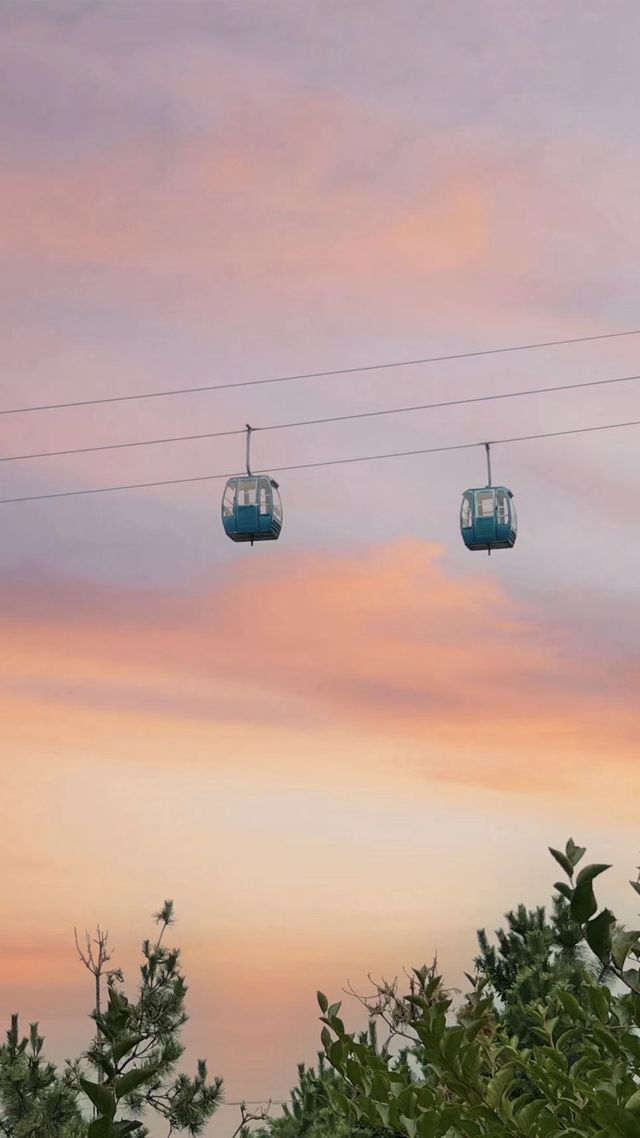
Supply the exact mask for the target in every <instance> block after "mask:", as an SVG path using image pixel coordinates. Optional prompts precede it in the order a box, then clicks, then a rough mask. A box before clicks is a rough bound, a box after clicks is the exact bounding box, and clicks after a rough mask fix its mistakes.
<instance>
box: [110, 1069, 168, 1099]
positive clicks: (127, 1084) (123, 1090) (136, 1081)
mask: <svg viewBox="0 0 640 1138" xmlns="http://www.w3.org/2000/svg"><path fill="white" fill-rule="evenodd" d="M157 1072H158V1065H157V1063H154V1064H152V1065H150V1066H148V1067H138V1069H137V1070H136V1071H127V1073H126V1075H120V1076H119V1078H117V1079H116V1081H115V1087H114V1089H115V1093H116V1098H117V1099H121V1098H124V1097H125V1095H130V1094H131V1093H132V1092H133V1091H135V1090H137V1089H138V1087H141V1086H143V1085H144V1083H150V1082H151V1080H152V1079H153V1077H154V1075H156V1074H157Z"/></svg>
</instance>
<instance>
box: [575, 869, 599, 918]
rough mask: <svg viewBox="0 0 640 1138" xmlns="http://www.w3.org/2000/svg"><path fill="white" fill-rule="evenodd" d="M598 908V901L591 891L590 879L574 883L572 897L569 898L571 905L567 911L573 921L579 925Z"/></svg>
mask: <svg viewBox="0 0 640 1138" xmlns="http://www.w3.org/2000/svg"><path fill="white" fill-rule="evenodd" d="M597 908H598V902H597V901H596V898H595V893H594V892H593V885H592V884H591V881H588V880H587V881H582V882H580V884H579V885H576V888H575V890H574V894H573V897H572V898H571V905H570V907H569V912H570V914H571V917H572V918H573V920H574V921H577V922H578V924H579V925H582V924H584V922H585V921H588V920H589V917H592V916H593V914H594V913H595V912H596V910H597Z"/></svg>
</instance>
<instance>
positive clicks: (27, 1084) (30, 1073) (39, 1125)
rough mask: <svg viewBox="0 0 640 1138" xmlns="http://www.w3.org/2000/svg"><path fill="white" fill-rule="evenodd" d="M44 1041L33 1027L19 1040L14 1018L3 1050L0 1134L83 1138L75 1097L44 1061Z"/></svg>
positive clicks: (0, 1058)
mask: <svg viewBox="0 0 640 1138" xmlns="http://www.w3.org/2000/svg"><path fill="white" fill-rule="evenodd" d="M43 1047H44V1040H43V1038H42V1036H41V1035H40V1034H39V1033H38V1025H37V1023H32V1024H31V1027H30V1031H29V1035H28V1036H24V1037H22V1038H21V1037H20V1030H19V1023H18V1016H17V1015H12V1017H11V1027H10V1028H9V1030H8V1032H7V1042H6V1043H5V1044H4V1045H3V1046H2V1047H0V1133H1V1134H3V1135H6V1138H84V1135H85V1134H86V1123H85V1122H84V1121H83V1119H82V1116H81V1114H80V1111H79V1109H78V1106H77V1103H76V1093H75V1091H74V1090H73V1088H72V1087H71V1086H69V1085H68V1083H67V1082H66V1081H65V1079H64V1078H63V1077H61V1076H60V1075H59V1073H58V1072H57V1071H56V1069H55V1067H54V1066H53V1064H52V1063H48V1062H46V1060H45V1059H44V1057H43Z"/></svg>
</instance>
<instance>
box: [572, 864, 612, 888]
mask: <svg viewBox="0 0 640 1138" xmlns="http://www.w3.org/2000/svg"><path fill="white" fill-rule="evenodd" d="M607 869H611V866H610V865H600V864H597V865H585V867H584V869H581V870H580V873H579V874H578V877H577V881H576V884H577V885H582V882H583V881H593V879H594V877H599V876H600V874H601V873H604V872H605V870H607Z"/></svg>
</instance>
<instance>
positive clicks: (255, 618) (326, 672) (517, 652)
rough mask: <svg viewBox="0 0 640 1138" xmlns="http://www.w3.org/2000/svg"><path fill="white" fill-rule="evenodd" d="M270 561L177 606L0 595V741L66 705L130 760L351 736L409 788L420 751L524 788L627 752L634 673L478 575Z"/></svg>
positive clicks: (634, 731) (130, 593) (404, 552)
mask: <svg viewBox="0 0 640 1138" xmlns="http://www.w3.org/2000/svg"><path fill="white" fill-rule="evenodd" d="M268 565H269V568H265V563H264V562H263V563H262V564H260V563H258V561H257V559H255V558H254V559H253V560H251V561H250V560H249V559H247V560H245V561H244V562H242V563H241V567H240V568H237V569H236V570H235V572H234V573H233V576H231V575H229V576H227V577H226V578H225V579H224V580H223V581H221V582H219V583H218V584H216V585H214V586H205V587H200V588H199V589H196V590H194V591H192V592H190V593H186V592H175V593H171V592H162V593H161V592H158V593H156V594H155V595H153V594H149V593H148V592H145V593H144V594H142V593H140V594H138V593H137V592H136V591H135V590H122V591H118V590H117V589H116V588H115V587H109V588H104V587H103V588H97V587H95V588H93V587H92V588H88V589H87V588H84V589H83V587H82V586H75V585H74V584H73V583H64V582H59V583H57V584H56V583H53V582H50V583H49V587H48V591H47V592H46V593H44V592H41V591H40V590H39V589H38V588H37V587H36V585H35V583H34V582H31V583H28V582H27V583H25V584H23V585H18V586H14V588H13V591H12V589H11V587H10V586H6V587H5V599H6V600H7V602H8V603H9V604H10V606H11V607H10V609H9V610H8V612H7V615H6V616H5V618H4V634H3V656H2V661H1V664H0V668H1V674H2V678H3V684H4V690H5V693H6V695H5V705H6V707H7V709H8V710H7V734H6V736H5V737H6V739H7V740H9V739H11V738H12V737H14V733H13V731H12V729H11V726H10V724H11V723H12V722H14V723H15V724H19V726H17V727H16V730H17V731H18V735H19V737H21V738H22V739H23V740H24V739H25V738H26V737H31V739H32V742H35V740H36V739H37V737H38V732H39V731H40V728H41V724H39V723H38V722H37V721H36V722H30V720H29V716H28V715H26V714H25V713H26V710H27V709H28V707H29V705H30V704H33V705H34V706H36V705H37V706H40V707H41V708H46V722H47V724H48V728H47V729H48V730H51V728H52V727H53V729H54V731H55V732H56V735H58V733H59V732H62V733H63V734H64V732H65V731H66V730H69V729H70V728H69V726H68V717H67V712H68V709H70V708H73V709H74V717H73V721H74V728H73V730H74V731H76V732H79V733H80V735H82V732H83V731H84V730H86V729H88V723H89V722H90V721H91V719H92V717H95V716H96V715H99V716H101V717H102V721H103V722H104V723H105V724H106V723H111V724H112V727H111V729H110V730H109V732H108V735H109V736H113V735H119V736H120V737H122V738H123V739H127V738H128V739H129V740H130V745H131V746H133V748H134V750H135V747H136V745H137V744H134V743H132V742H131V740H132V738H135V737H136V736H137V735H138V734H140V733H142V734H145V737H146V738H151V737H156V736H159V735H162V734H163V733H164V732H166V730H167V729H168V728H169V729H170V730H171V731H172V732H174V733H175V734H176V737H177V738H179V739H180V740H181V743H180V749H181V752H182V753H183V754H186V755H188V754H189V753H190V749H192V750H193V753H194V754H195V753H199V752H200V751H201V749H202V747H203V746H204V750H205V751H206V750H207V744H206V743H203V740H206V739H207V738H208V739H209V741H211V738H212V737H213V736H212V733H213V734H217V736H218V738H219V737H220V732H223V733H226V736H227V738H228V739H229V738H231V737H233V738H234V740H235V745H236V746H238V745H240V746H241V747H243V748H244V747H245V746H248V745H249V744H248V740H253V741H255V733H256V729H258V730H260V731H261V732H262V734H263V738H264V745H265V747H267V749H268V750H269V751H270V753H274V754H275V753H277V751H278V746H279V744H278V740H281V739H282V737H283V735H289V736H290V737H291V738H293V737H302V738H303V737H304V736H305V733H306V734H308V733H309V732H311V734H312V735H314V734H315V735H319V736H321V735H322V734H323V733H327V732H330V731H331V730H341V731H344V730H352V729H353V728H354V726H357V729H358V731H359V732H361V733H363V734H364V735H366V736H369V737H371V738H375V737H376V736H378V737H379V738H380V739H384V738H386V739H388V740H394V741H395V743H396V744H397V745H398V747H399V748H402V747H404V746H406V748H407V752H408V753H409V754H411V756H412V758H411V761H410V762H409V767H410V773H411V777H414V776H415V765H414V764H415V762H416V756H417V755H422V760H421V763H420V768H419V770H420V777H421V778H424V777H425V776H426V777H431V778H437V779H445V780H447V781H453V782H457V781H459V782H465V783H471V784H474V783H479V784H481V785H496V786H505V785H506V786H510V787H512V788H514V789H522V790H527V789H530V788H536V787H538V788H543V787H547V786H549V785H551V784H552V783H553V782H554V781H558V780H559V781H561V782H562V781H563V782H565V784H566V785H572V784H573V782H574V780H575V777H576V775H577V772H578V770H579V769H580V766H581V764H583V763H585V762H586V763H587V764H588V763H589V762H591V763H593V764H595V765H596V766H597V765H598V764H600V763H601V762H602V760H603V757H604V756H607V757H608V756H610V755H611V754H612V753H614V754H615V755H616V757H617V761H619V762H624V763H629V762H630V761H631V760H633V759H635V758H636V756H637V748H638V741H639V728H640V717H639V715H638V711H637V706H636V701H635V697H634V686H635V683H636V680H637V664H634V663H629V662H628V661H625V660H619V661H618V660H603V659H601V658H599V657H598V656H594V657H593V658H592V659H589V658H587V657H585V656H584V653H583V651H582V650H581V649H580V648H578V647H573V646H572V641H571V636H570V633H569V630H567V629H562V628H556V629H552V628H550V627H547V626H546V625H545V623H544V621H542V620H541V619H540V618H539V617H538V618H536V617H535V615H534V614H533V613H526V612H524V611H523V610H522V608H521V607H519V606H518V605H516V604H515V603H514V602H513V601H512V600H510V599H509V597H508V596H507V595H505V593H504V592H503V590H502V588H501V586H500V585H499V583H498V582H497V581H496V579H495V578H492V577H490V576H489V575H488V573H482V572H480V573H479V574H478V575H477V576H475V577H473V578H468V577H465V578H456V577H452V576H448V575H447V574H446V573H445V571H444V570H443V568H442V567H441V565H440V562H439V551H438V549H437V548H436V547H434V546H430V545H427V544H423V543H420V542H417V541H407V542H402V543H398V544H396V545H394V546H391V547H387V548H383V549H378V550H376V551H374V552H373V553H371V554H369V555H366V556H365V555H360V556H348V557H340V556H335V557H328V558H323V559H318V558H311V557H308V556H307V557H304V556H303V557H300V558H298V559H294V560H293V561H292V560H289V561H288V563H287V565H286V567H283V566H282V565H281V564H280V563H276V562H274V561H270V562H269V563H268ZM12 706H13V707H14V708H15V709H16V710H17V709H18V707H19V708H20V709H21V710H20V714H19V715H18V716H16V715H15V714H13V715H12V714H11V710H10V709H11V707H12ZM25 720H26V721H25ZM125 724H127V725H128V726H127V727H125ZM136 724H137V725H138V726H137V727H136ZM142 725H144V730H142ZM103 735H104V732H103ZM14 738H15V742H16V745H17V743H18V737H14ZM269 740H271V742H269ZM412 764H413V765H412Z"/></svg>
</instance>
